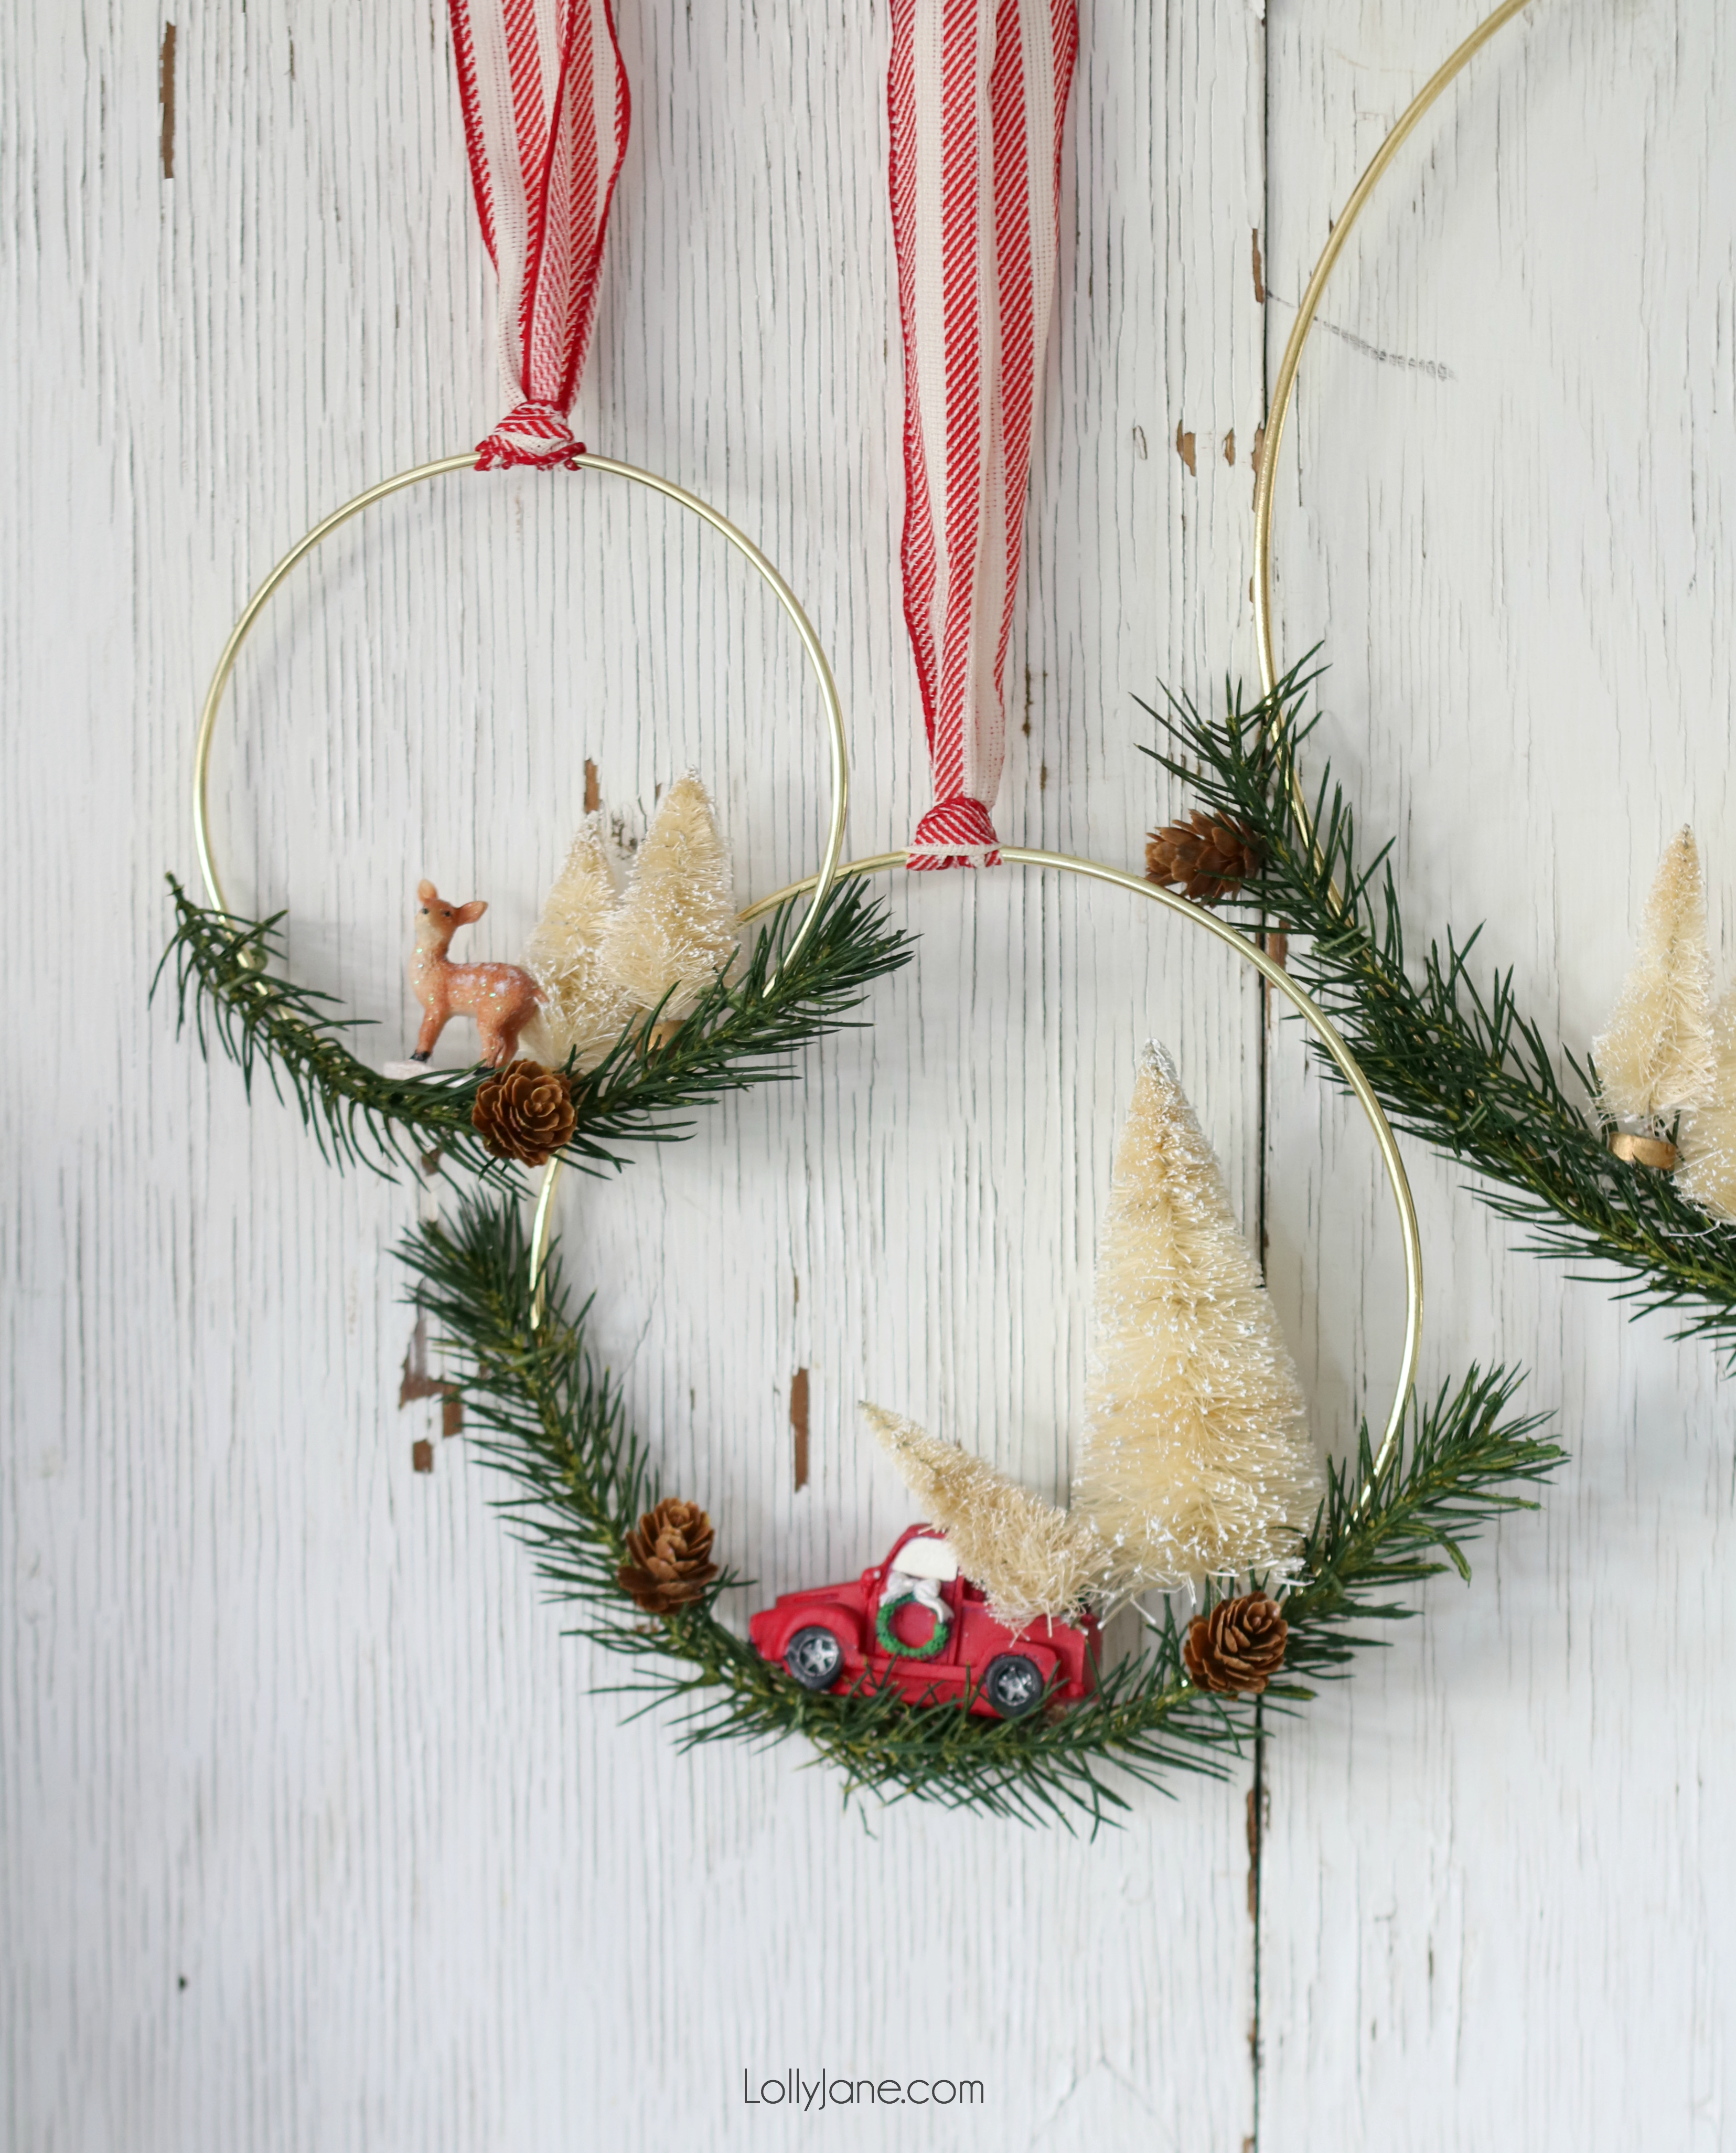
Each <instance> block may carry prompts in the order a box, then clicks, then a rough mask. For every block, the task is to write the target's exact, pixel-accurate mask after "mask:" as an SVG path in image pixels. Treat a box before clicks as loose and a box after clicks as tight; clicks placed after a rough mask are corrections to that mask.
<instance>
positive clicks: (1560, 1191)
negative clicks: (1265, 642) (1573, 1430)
mask: <svg viewBox="0 0 1736 2153" xmlns="http://www.w3.org/2000/svg"><path fill="white" fill-rule="evenodd" d="M1305 662H1306V661H1305ZM1313 677H1314V676H1313V675H1311V674H1304V673H1303V671H1302V669H1301V668H1298V669H1296V670H1295V671H1292V673H1291V674H1288V675H1287V676H1286V677H1285V679H1282V680H1281V681H1280V682H1279V683H1278V685H1277V687H1276V689H1274V690H1273V691H1272V694H1271V695H1269V696H1266V697H1264V698H1262V699H1261V700H1260V701H1258V702H1256V703H1253V704H1246V703H1245V702H1244V700H1243V699H1242V695H1241V691H1240V690H1236V689H1233V688H1232V689H1231V690H1229V691H1228V692H1227V693H1226V708H1225V714H1224V716H1223V719H1222V720H1221V722H1216V723H1214V722H1213V721H1212V720H1210V719H1208V718H1206V717H1205V716H1204V715H1201V713H1200V711H1199V710H1197V709H1195V706H1194V705H1192V704H1191V703H1190V702H1188V701H1187V700H1185V699H1183V698H1180V697H1170V698H1168V699H1167V700H1168V708H1167V709H1166V710H1162V711H1160V710H1151V709H1150V705H1142V706H1141V707H1142V708H1145V709H1146V710H1148V711H1149V712H1150V715H1151V716H1152V717H1154V718H1155V719H1156V720H1157V721H1158V723H1159V725H1160V726H1161V727H1162V728H1163V729H1164V732H1165V745H1164V746H1160V747H1159V748H1157V749H1155V750H1154V749H1150V748H1147V749H1145V750H1143V751H1142V752H1144V753H1145V754H1148V755H1151V756H1153V757H1154V760H1155V761H1158V762H1159V763H1160V764H1161V765H1162V766H1163V767H1164V768H1165V770H1167V771H1170V773H1171V774H1172V775H1173V776H1176V777H1179V778H1180V779H1182V780H1183V781H1185V783H1186V784H1187V785H1188V786H1189V787H1190V790H1191V791H1192V792H1193V794H1194V796H1195V799H1196V800H1197V801H1198V802H1199V804H1200V807H1203V808H1204V809H1206V811H1207V812H1209V813H1211V814H1215V815H1218V816H1221V817H1226V819H1228V820H1229V821H1231V822H1236V823H1239V824H1240V825H1241V827H1243V828H1244V829H1245V830H1246V831H1248V832H1251V834H1252V836H1253V837H1254V838H1255V840H1256V845H1257V848H1258V850H1259V852H1260V853H1261V856H1262V864H1261V869H1260V871H1259V873H1257V874H1256V875H1255V876H1254V877H1253V878H1251V880H1249V881H1248V882H1246V883H1244V884H1243V885H1242V887H1241V890H1240V892H1239V893H1237V895H1236V897H1234V898H1230V899H1227V900H1226V901H1225V903H1224V907H1223V909H1225V910H1226V911H1229V912H1231V913H1232V914H1236V915H1238V916H1239V917H1240V919H1241V921H1242V923H1243V924H1245V925H1246V927H1247V928H1248V929H1249V930H1250V931H1254V930H1256V929H1260V928H1261V927H1264V926H1268V925H1272V924H1278V925H1281V926H1282V929H1283V930H1284V932H1285V933H1286V934H1287V937H1288V939H1289V946H1288V954H1287V959H1286V962H1287V966H1288V969H1289V970H1290V971H1291V972H1292V975H1294V976H1295V977H1296V978H1297V980H1300V981H1301V983H1302V985H1304V986H1306V987H1307V990H1308V991H1309V992H1310V993H1311V994H1312V995H1313V996H1314V998H1315V1000H1317V1001H1318V1002H1319V1003H1320V1004H1321V1005H1322V1007H1323V1008H1324V1009H1325V1010H1326V1011H1327V1015H1329V1016H1330V1017H1331V1019H1332V1022H1333V1023H1334V1024H1335V1025H1336V1026H1338V1031H1340V1032H1341V1033H1342V1034H1343V1037H1344V1040H1345V1042H1346V1044H1347V1045H1348V1047H1349V1048H1350V1051H1351V1052H1352V1054H1353V1056H1355V1058H1356V1060H1357V1061H1358V1062H1359V1063H1360V1064H1361V1066H1362V1069H1363V1074H1364V1075H1365V1076H1366V1077H1368V1082H1369V1083H1370V1084H1371V1085H1372V1086H1373V1089H1374V1092H1375V1093H1376V1095H1377V1096H1378V1098H1379V1100H1380V1102H1381V1104H1382V1106H1383V1107H1385V1109H1386V1111H1387V1113H1388V1116H1389V1117H1391V1119H1392V1121H1393V1124H1394V1126H1395V1127H1398V1128H1400V1129H1404V1130H1405V1131H1407V1132H1409V1133H1410V1134H1412V1135H1414V1136H1418V1137H1421V1138H1423V1139H1424V1141H1425V1142H1426V1143H1430V1144H1432V1145H1434V1147H1435V1148H1437V1149H1439V1150H1440V1151H1443V1152H1444V1153H1447V1154H1448V1156H1449V1157H1450V1158H1454V1159H1456V1160H1458V1161H1459V1162H1460V1163H1462V1164H1463V1165H1464V1166H1467V1167H1469V1168H1472V1169H1473V1170H1474V1171H1475V1173H1477V1174H1478V1175H1480V1176H1481V1177H1482V1181H1481V1182H1480V1183H1479V1184H1478V1185H1477V1194H1478V1195H1479V1196H1480V1198H1481V1199H1482V1201H1483V1202H1484V1203H1485V1204H1487V1205H1488V1206H1489V1207H1490V1209H1492V1210H1494V1211H1495V1212H1497V1213H1498V1214H1500V1216H1501V1217H1502V1218H1504V1219H1511V1220H1512V1221H1514V1222H1515V1224H1518V1225H1520V1226H1521V1227H1523V1228H1524V1229H1525V1235H1524V1239H1523V1241H1522V1244H1521V1245H1522V1246H1523V1247H1524V1248H1525V1250H1527V1251H1528V1252H1529V1253H1531V1254H1534V1255H1542V1256H1546V1257H1551V1258H1555V1259H1558V1260H1562V1261H1566V1262H1569V1263H1574V1264H1580V1265H1596V1266H1597V1267H1599V1270H1600V1272H1601V1274H1602V1275H1607V1274H1609V1273H1614V1274H1615V1275H1617V1278H1618V1279H1619V1280H1620V1281H1621V1284H1620V1288H1619V1290H1620V1295H1621V1297H1622V1298H1623V1299H1626V1300H1630V1301H1632V1302H1633V1303H1634V1304H1635V1305H1636V1310H1637V1311H1644V1310H1648V1309H1662V1310H1666V1311H1670V1312H1672V1313H1673V1315H1674V1316H1676V1317H1677V1318H1678V1328H1677V1331H1676V1334H1675V1335H1676V1336H1678V1337H1689V1336H1703V1337H1707V1338H1709V1339H1710V1340H1711V1341H1713V1344H1714V1345H1715V1346H1717V1347H1718V1349H1719V1350H1720V1351H1722V1353H1723V1356H1724V1357H1725V1362H1726V1366H1727V1367H1728V1366H1730V1365H1732V1363H1733V1362H1736V1233H1731V1232H1728V1231H1727V1230H1724V1229H1721V1228H1718V1227H1714V1226H1713V1225H1712V1224H1711V1223H1710V1222H1709V1221H1708V1219H1707V1217H1706V1215H1705V1214H1704V1213H1703V1212H1701V1211H1699V1210H1698V1209H1695V1207H1694V1206H1693V1204H1689V1203H1688V1202H1687V1201H1686V1200H1685V1199H1683V1197H1682V1196H1681V1195H1680V1194H1678V1190H1677V1188H1676V1184H1675V1182H1674V1180H1673V1178H1672V1177H1671V1176H1670V1175H1669V1174H1667V1173H1657V1172H1654V1171H1652V1170H1651V1169H1649V1168H1645V1167H1642V1166H1637V1165H1633V1164H1630V1163H1628V1162H1627V1161H1625V1160H1623V1159H1621V1158H1617V1156H1616V1155H1615V1153H1613V1152H1612V1150H1611V1149H1610V1148H1609V1141H1608V1140H1609V1137H1610V1135H1611V1133H1612V1129H1613V1127H1614V1125H1613V1123H1611V1122H1605V1121H1602V1120H1601V1119H1600V1117H1599V1115H1598V1112H1597V1110H1596V1106H1595V1104H1594V1103H1593V1102H1595V1101H1596V1098H1597V1096H1598V1092H1597V1077H1596V1068H1595V1066H1593V1065H1592V1063H1591V1059H1590V1056H1587V1057H1586V1061H1584V1062H1583V1063H1581V1062H1580V1061H1577V1060H1576V1058H1575V1056H1573V1055H1572V1054H1571V1052H1569V1051H1567V1050H1566V1048H1565V1047H1562V1048H1559V1049H1556V1048H1553V1047H1552V1046H1551V1042H1550V1041H1549V1039H1548V1037H1547V1036H1546V1034H1545V1032H1544V1031H1543V1028H1542V1026H1541V1025H1540V1024H1539V1023H1538V1022H1537V1021H1536V1020H1535V1018H1533V1017H1530V1016H1527V1015H1525V1013H1524V1011H1523V1010H1521V1009H1520V1005H1519V1002H1518V1000H1517V998H1516V996H1515V993H1514V989H1513V974H1512V971H1511V970H1510V969H1509V970H1507V971H1505V972H1503V971H1500V970H1490V971H1489V972H1488V973H1487V974H1486V975H1483V976H1481V977H1479V975H1477V974H1476V973H1475V972H1474V970H1473V968H1472V959H1473V956H1474V954H1475V950H1476V945H1477V940H1478V937H1479V935H1480V934H1481V933H1482V929H1481V928H1480V927H1479V928H1477V929H1475V930H1474V931H1473V932H1471V933H1470V934H1465V935H1463V936H1459V935H1457V934H1454V931H1453V930H1452V929H1450V928H1449V929H1446V930H1445V931H1444V934H1443V935H1442V936H1441V937H1440V938H1439V939H1431V941H1430V942H1429V944H1428V947H1427V949H1425V950H1424V951H1423V952H1422V954H1421V955H1420V957H1419V959H1417V960H1415V961H1413V959H1412V957H1411V954H1410V950H1409V946H1408V944H1407V941H1406V936H1405V929H1404V919H1403V917H1402V914H1401V912H1400V909H1399V902H1398V885H1397V883H1396V880H1395V878H1394V876H1393V844H1392V842H1391V841H1390V840H1389V841H1388V842H1387V843H1385V844H1383V845H1381V846H1380V847H1378V849H1376V850H1375V851H1373V853H1368V851H1367V849H1366V847H1365V846H1364V844H1363V840H1362V838H1361V836H1360V833H1359V832H1358V828H1357V823H1356V817H1355V814H1354V812H1353V807H1352V806H1351V803H1350V802H1348V800H1347V799H1346V798H1345V797H1344V792H1343V787H1342V786H1338V785H1335V784H1333V782H1332V773H1331V771H1330V769H1329V768H1327V767H1325V766H1322V771H1321V776H1320V779H1319V782H1318V784H1317V786H1315V787H1313V788H1312V792H1311V793H1310V792H1304V791H1302V789H1301V786H1300V781H1299V779H1298V776H1297V757H1298V755H1299V753H1300V751H1301V750H1302V747H1303V746H1304V745H1305V744H1306V742H1307V740H1308V738H1309V735H1311V733H1312V731H1313V730H1314V727H1315V726H1316V725H1317V724H1318V723H1319V718H1318V715H1315V716H1314V717H1312V718H1307V719H1305V718H1304V717H1303V715H1302V711H1303V706H1304V700H1305V696H1306V693H1307V690H1308V688H1309V687H1310V685H1312V679H1313ZM1309 798H1312V802H1313V805H1312V810H1311V812H1310V815H1309V817H1308V822H1310V823H1311V824H1312V827H1308V826H1307V824H1305V822H1304V821H1303V818H1302V817H1301V816H1299V815H1298V814H1297V811H1296V807H1295V806H1294V804H1293V803H1294V802H1295V801H1297V800H1298V799H1300V800H1307V799H1309ZM1317 1052H1318V1050H1317ZM1318 1058H1319V1061H1320V1066H1321V1067H1322V1069H1323V1070H1324V1071H1325V1072H1326V1073H1327V1075H1328V1076H1329V1077H1332V1079H1333V1080H1334V1081H1338V1082H1342V1078H1341V1077H1340V1076H1339V1071H1338V1068H1337V1066H1336V1065H1335V1064H1334V1063H1333V1062H1332V1061H1331V1060H1330V1058H1329V1057H1327V1056H1326V1055H1325V1054H1324V1053H1323V1052H1320V1053H1319V1057H1318Z"/></svg>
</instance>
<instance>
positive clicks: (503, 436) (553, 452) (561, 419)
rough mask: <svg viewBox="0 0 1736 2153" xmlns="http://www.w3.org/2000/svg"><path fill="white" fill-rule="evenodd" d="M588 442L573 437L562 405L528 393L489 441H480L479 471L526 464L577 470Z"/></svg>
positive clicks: (538, 468) (536, 467) (539, 468)
mask: <svg viewBox="0 0 1736 2153" xmlns="http://www.w3.org/2000/svg"><path fill="white" fill-rule="evenodd" d="M584 453H585V444H584V443H583V442H582V441H576V440H574V439H573V435H572V429H571V426H569V425H567V423H566V413H565V412H564V411H563V410H561V407H560V405H558V404H546V403H542V402H540V401H539V400H537V399H536V397H534V396H527V397H526V398H525V400H524V402H523V403H521V404H516V405H514V406H513V408H512V410H510V411H509V412H508V413H507V414H506V416H505V418H504V419H503V420H501V421H500V425H498V426H496V427H495V430H494V431H493V433H491V434H490V435H489V436H488V438H487V440H483V441H479V442H478V443H477V444H476V468H477V470H478V471H510V469H511V468H512V467H513V466H514V465H515V464H522V465H524V466H526V467H528V468H529V469H530V470H531V471H576V469H577V468H578V466H577V464H576V461H574V460H575V458H576V457H579V456H583V455H584Z"/></svg>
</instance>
